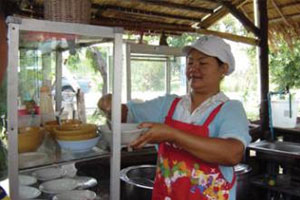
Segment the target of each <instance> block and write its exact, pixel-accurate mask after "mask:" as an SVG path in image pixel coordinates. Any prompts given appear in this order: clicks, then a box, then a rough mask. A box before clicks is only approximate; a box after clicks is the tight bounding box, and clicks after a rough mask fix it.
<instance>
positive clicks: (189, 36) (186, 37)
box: [167, 33, 199, 48]
mask: <svg viewBox="0 0 300 200" xmlns="http://www.w3.org/2000/svg"><path fill="white" fill-rule="evenodd" d="M198 37H199V34H195V33H183V34H182V35H181V36H179V37H178V36H170V37H168V39H167V43H168V44H169V46H171V47H178V48H181V47H183V46H185V45H187V44H190V43H192V42H193V41H195V40H196V39H197V38H198Z"/></svg>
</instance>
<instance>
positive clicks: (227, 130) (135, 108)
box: [127, 95, 251, 200]
mask: <svg viewBox="0 0 300 200" xmlns="http://www.w3.org/2000/svg"><path fill="white" fill-rule="evenodd" d="M176 97H177V96H175V95H167V96H164V97H158V98H156V99H153V100H150V101H146V102H143V103H134V102H129V103H128V104H127V105H128V110H129V112H128V121H130V122H138V123H141V122H146V121H148V122H161V123H163V122H164V120H165V117H166V116H167V113H168V111H169V108H170V106H171V104H172V102H173V100H174V99H175V98H176ZM218 105H219V103H218V102H216V103H212V104H211V105H210V107H209V108H208V109H206V111H205V112H204V113H203V114H202V113H201V116H200V117H199V118H197V121H195V122H194V124H198V125H202V124H203V123H204V122H205V120H206V118H207V117H208V115H209V114H210V113H211V112H212V110H213V109H214V108H215V107H217V106H218ZM183 109H185V108H184V107H183V106H181V105H180V103H179V104H178V105H177V107H176V110H175V112H174V115H173V119H175V120H179V121H182V120H181V116H182V113H183V112H187V110H183ZM248 124H249V122H248V120H247V116H246V113H245V110H244V108H243V106H242V104H241V102H239V101H237V100H229V101H226V102H225V103H224V105H223V106H222V108H221V110H220V111H219V113H218V114H217V115H216V117H215V119H214V120H213V121H212V122H211V124H210V125H209V127H208V128H209V136H210V137H218V138H234V139H237V140H239V141H241V142H242V143H243V144H244V146H245V147H246V146H247V145H248V144H249V143H250V141H251V137H250V135H249V128H248ZM220 170H221V172H222V173H223V175H224V177H225V178H226V179H227V180H228V181H229V182H230V181H231V180H232V177H233V168H232V167H228V166H220ZM235 193H236V184H235V186H234V187H233V189H232V190H231V191H230V194H229V197H230V198H229V199H230V200H234V199H235Z"/></svg>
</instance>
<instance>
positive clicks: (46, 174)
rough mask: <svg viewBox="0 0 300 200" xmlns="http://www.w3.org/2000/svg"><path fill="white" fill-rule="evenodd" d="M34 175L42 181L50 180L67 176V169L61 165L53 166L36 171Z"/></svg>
mask: <svg viewBox="0 0 300 200" xmlns="http://www.w3.org/2000/svg"><path fill="white" fill-rule="evenodd" d="M32 175H33V176H34V177H36V178H37V179H38V180H40V181H48V180H52V179H56V178H61V177H63V176H65V175H66V170H64V169H61V168H59V167H51V168H46V169H40V170H37V171H34V172H32Z"/></svg>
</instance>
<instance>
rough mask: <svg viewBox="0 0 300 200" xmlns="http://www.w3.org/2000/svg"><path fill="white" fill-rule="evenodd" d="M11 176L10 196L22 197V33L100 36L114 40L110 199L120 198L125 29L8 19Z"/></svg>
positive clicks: (8, 110) (9, 155)
mask: <svg viewBox="0 0 300 200" xmlns="http://www.w3.org/2000/svg"><path fill="white" fill-rule="evenodd" d="M7 24H8V43H9V55H8V56H9V57H8V58H9V61H8V72H7V75H8V84H7V85H8V88H7V106H8V108H7V112H8V168H9V169H8V175H9V188H10V197H11V198H12V199H13V200H15V199H18V198H19V190H18V188H19V180H18V170H19V169H18V123H17V122H18V110H17V108H18V106H17V105H18V102H17V101H18V100H17V99H18V98H17V97H18V50H19V49H18V48H19V33H20V31H23V30H24V31H41V32H52V33H63V34H77V35H85V36H99V37H104V38H110V39H112V40H113V41H114V73H113V91H112V92H113V102H112V107H113V112H112V127H113V132H114V134H113V148H111V149H112V150H111V176H110V199H114V200H117V199H119V198H120V178H119V177H120V176H119V174H120V132H121V110H120V109H117V108H120V107H121V88H122V87H121V82H122V79H121V74H122V34H123V29H121V28H111V27H101V26H91V25H84V24H72V23H63V22H50V21H44V20H34V19H23V18H16V17H8V18H7Z"/></svg>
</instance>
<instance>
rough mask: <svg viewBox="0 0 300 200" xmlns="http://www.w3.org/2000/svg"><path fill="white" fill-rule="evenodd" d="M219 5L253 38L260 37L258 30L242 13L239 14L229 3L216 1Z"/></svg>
mask: <svg viewBox="0 0 300 200" xmlns="http://www.w3.org/2000/svg"><path fill="white" fill-rule="evenodd" d="M217 2H219V3H220V4H222V5H223V6H225V7H226V8H227V9H228V10H229V11H230V13H231V14H232V15H233V16H235V17H236V18H237V19H238V20H239V21H240V22H241V23H242V24H243V25H244V26H245V27H246V28H247V29H248V30H250V31H251V32H252V33H254V34H255V36H257V37H259V35H260V33H259V32H260V29H259V28H257V27H256V26H255V25H254V24H253V23H252V21H250V20H249V19H248V18H247V17H246V16H245V15H244V14H243V13H242V12H240V11H239V10H238V9H237V8H236V7H235V6H234V5H232V4H231V3H230V2H227V1H222V0H217Z"/></svg>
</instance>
